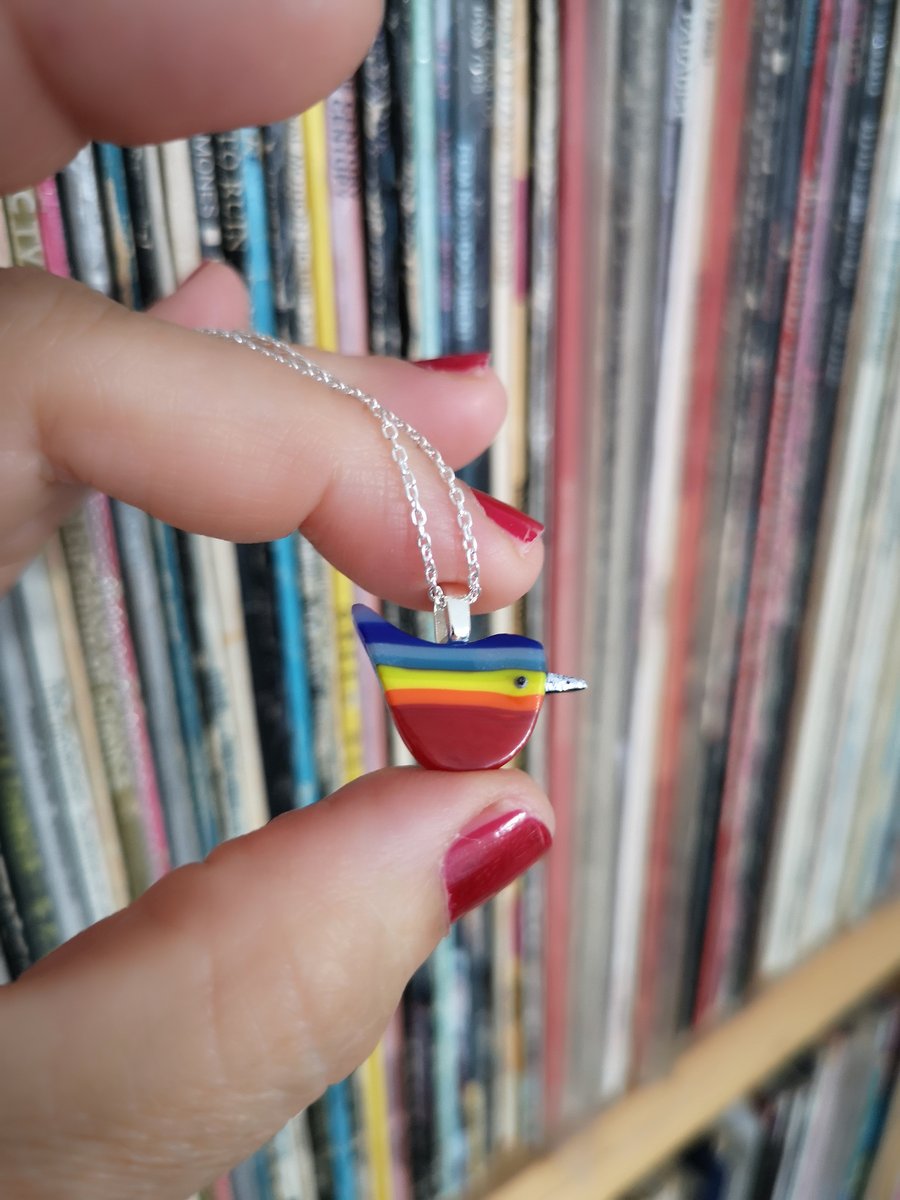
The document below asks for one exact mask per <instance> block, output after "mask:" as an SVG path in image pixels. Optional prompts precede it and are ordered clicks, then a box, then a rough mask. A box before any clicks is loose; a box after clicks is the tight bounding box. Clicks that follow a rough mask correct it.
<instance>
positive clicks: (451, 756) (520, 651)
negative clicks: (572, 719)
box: [353, 601, 587, 771]
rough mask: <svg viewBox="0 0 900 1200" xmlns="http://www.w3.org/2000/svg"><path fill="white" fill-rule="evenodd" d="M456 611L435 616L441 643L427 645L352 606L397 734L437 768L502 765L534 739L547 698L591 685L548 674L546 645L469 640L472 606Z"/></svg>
mask: <svg viewBox="0 0 900 1200" xmlns="http://www.w3.org/2000/svg"><path fill="white" fill-rule="evenodd" d="M450 605H451V606H453V605H454V602H453V601H450ZM459 614H460V610H459V608H458V607H457V608H456V609H455V610H454V608H452V607H451V610H450V614H449V616H448V615H447V613H446V610H443V611H442V612H441V613H436V614H435V627H436V632H437V635H438V637H439V639H441V640H438V641H436V642H426V641H423V640H422V639H421V638H417V637H412V636H411V635H410V634H408V633H404V632H403V631H402V630H400V629H397V628H396V627H395V626H394V625H391V624H390V622H388V621H385V620H384V619H383V618H382V617H380V616H378V614H377V613H375V612H373V611H372V610H371V609H370V608H366V607H365V605H362V604H357V605H355V606H354V608H353V619H354V621H355V622H356V628H357V630H358V631H359V635H360V637H361V639H362V642H363V645H364V646H365V648H366V652H367V653H368V655H369V658H370V659H371V661H372V665H373V666H374V668H375V671H376V673H377V675H378V679H379V681H380V683H381V686H382V688H383V689H384V694H385V698H386V700H387V704H388V708H389V709H390V712H391V716H392V717H393V720H394V724H395V725H396V726H397V732H398V733H399V734H400V736H401V738H402V739H403V741H404V743H405V744H406V747H407V749H408V750H409V752H410V754H412V756H413V758H414V759H415V760H416V762H418V763H419V764H420V765H421V766H423V767H427V768H429V769H430V770H433V771H480V770H485V769H490V768H494V767H502V766H503V764H504V763H507V762H509V761H510V759H512V758H514V757H515V756H516V754H518V753H519V751H520V750H521V749H522V747H523V746H524V745H525V743H526V742H527V741H528V739H529V738H530V737H531V734H532V732H533V730H534V727H535V724H536V722H537V719H538V714H539V713H540V711H541V706H542V704H543V702H544V696H545V695H547V694H548V693H550V692H571V691H577V690H580V689H582V688H584V687H586V686H587V685H586V684H585V682H584V681H583V680H581V679H570V678H569V677H568V676H565V675H554V674H551V673H548V671H547V667H546V658H545V655H544V647H543V646H542V645H541V643H540V642H537V641H534V640H533V639H531V638H526V637H519V636H518V635H516V634H508V633H501V634H495V635H494V636H492V637H487V638H482V639H481V640H479V641H474V642H470V641H469V640H468V606H466V611H465V613H464V614H463V615H462V617H461V619H458V618H459ZM442 635H443V637H442Z"/></svg>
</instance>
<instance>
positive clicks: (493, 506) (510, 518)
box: [472, 488, 544, 546]
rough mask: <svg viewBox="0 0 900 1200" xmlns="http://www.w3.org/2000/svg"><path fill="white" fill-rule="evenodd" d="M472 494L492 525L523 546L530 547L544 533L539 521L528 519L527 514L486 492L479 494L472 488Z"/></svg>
mask: <svg viewBox="0 0 900 1200" xmlns="http://www.w3.org/2000/svg"><path fill="white" fill-rule="evenodd" d="M472 494H473V496H474V497H475V498H476V500H477V501H478V503H479V504H480V505H481V507H482V508H483V509H484V511H485V513H486V515H487V516H489V517H490V518H491V520H492V521H493V522H494V524H495V525H499V526H500V528H501V529H505V530H506V532H507V533H511V534H512V535H513V537H514V538H516V539H517V540H518V541H520V542H521V543H522V544H523V545H525V546H530V545H531V543H532V542H536V541H537V540H538V538H539V537H540V536H541V534H542V533H543V532H544V527H543V525H542V524H541V523H540V521H536V520H535V519H534V517H529V516H528V514H527V513H523V512H519V510H518V509H517V508H513V506H512V505H511V504H504V503H503V501H502V500H498V499H497V498H496V496H489V495H488V494H487V492H479V490H478V489H477V488H472Z"/></svg>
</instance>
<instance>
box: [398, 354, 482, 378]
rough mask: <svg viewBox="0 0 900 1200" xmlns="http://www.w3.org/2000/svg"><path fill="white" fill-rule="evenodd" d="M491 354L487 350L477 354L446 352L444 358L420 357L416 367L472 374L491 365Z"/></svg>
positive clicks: (456, 373)
mask: <svg viewBox="0 0 900 1200" xmlns="http://www.w3.org/2000/svg"><path fill="white" fill-rule="evenodd" d="M490 362H491V355H490V352H489V351H487V350H484V351H478V352H477V353H475V354H446V355H445V356H444V357H443V358H418V359H416V360H415V361H414V362H413V366H414V367H421V368H422V370H423V371H450V372H452V374H454V375H472V374H474V373H475V372H476V371H483V370H485V368H486V367H488V366H490Z"/></svg>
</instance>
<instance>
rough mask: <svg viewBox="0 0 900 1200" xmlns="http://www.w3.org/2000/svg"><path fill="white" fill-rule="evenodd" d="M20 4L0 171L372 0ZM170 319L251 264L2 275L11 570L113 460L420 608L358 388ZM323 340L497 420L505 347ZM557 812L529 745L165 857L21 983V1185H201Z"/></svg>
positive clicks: (213, 120) (495, 575)
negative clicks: (411, 347) (134, 304)
mask: <svg viewBox="0 0 900 1200" xmlns="http://www.w3.org/2000/svg"><path fill="white" fill-rule="evenodd" d="M0 14H2V16H3V17H4V18H5V25H6V29H5V31H4V34H5V36H4V37H3V39H2V43H0V44H2V51H0V57H2V61H0V89H2V103H0V148H2V149H0V191H3V192H8V191H11V190H13V189H14V188H17V187H21V186H25V185H27V184H29V183H33V182H35V181H36V180H38V179H40V178H41V177H43V176H45V175H47V174H49V173H50V172H51V171H53V170H55V169H57V168H59V167H60V166H61V165H62V164H63V163H64V162H66V161H67V160H68V159H69V158H70V157H71V156H72V155H73V154H74V152H75V151H76V150H77V149H78V148H79V146H80V145H81V144H82V143H83V142H84V141H86V140H87V139H88V138H102V139H108V140H110V141H118V142H124V143H146V142H152V141H157V140H162V139H165V138H169V137H175V136H180V135H184V134H187V133H190V132H194V131H197V130H200V129H209V128H230V127H235V126H239V125H244V124H251V123H259V122H266V121H274V120H277V119H280V118H282V117H285V116H287V115H290V114H291V113H294V112H297V111H299V110H301V109H302V108H304V107H306V106H307V105H309V104H310V103H311V102H313V101H314V100H316V99H317V98H319V97H320V96H322V95H324V94H326V93H327V92H328V91H329V90H330V89H331V88H332V87H333V86H335V85H336V84H337V83H338V82H339V80H340V79H341V78H343V77H345V76H346V75H347V74H349V72H350V71H351V70H352V69H353V67H354V66H355V64H356V62H357V61H358V60H359V59H360V57H361V56H362V54H363V53H364V51H365V48H366V46H367V44H368V42H369V40H370V38H371V37H372V35H373V33H374V29H375V25H376V21H377V19H378V11H377V5H376V4H375V3H373V2H369V0H329V3H328V4H327V5H325V4H321V3H316V2H314V0H293V2H292V3H291V4H280V3H275V2H274V0H264V2H263V0H260V2H257V3H254V4H247V3H238V0H216V3H211V2H210V0H195V2H194V3H192V4H185V3H184V2H183V0H133V2H132V3H131V4H128V5H122V4H119V3H115V2H114V0H81V2H80V3H79V4H77V5H73V4H68V5H67V4H58V3H53V0H4V2H3V3H2V4H0ZM173 322H177V323H178V324H180V325H214V326H220V327H239V326H245V325H246V323H247V313H246V306H245V298H244V295H243V291H242V287H241V284H240V282H239V281H238V280H237V278H236V277H235V276H234V275H233V274H232V273H231V272H230V271H229V270H228V269H227V268H225V267H221V266H216V265H210V266H207V267H204V268H202V269H201V270H200V272H198V274H197V275H195V276H194V277H193V278H192V279H191V280H189V281H188V282H187V283H186V284H185V285H184V286H183V288H182V289H181V291H180V292H179V293H178V294H177V295H176V296H174V297H173V298H171V299H170V300H168V301H166V302H165V303H163V304H161V305H159V306H158V309H157V310H156V312H155V314H154V315H153V316H150V315H136V314H132V313H128V312H126V311H124V310H122V309H120V308H118V307H117V306H116V305H114V304H112V303H110V302H109V301H107V300H105V299H103V298H102V297H100V296H97V295H94V294H92V293H90V292H88V291H87V290H86V289H84V288H82V287H80V286H78V285H75V284H72V283H68V282H64V281H61V280H58V279H53V278H50V277H48V276H45V275H43V274H41V273H36V272H28V271H17V270H12V271H6V272H3V273H2V275H0V354H2V359H3V364H4V372H3V389H2V394H0V455H2V463H3V469H2V473H0V588H2V587H7V586H9V585H10V584H11V583H12V582H13V580H14V578H15V576H16V574H17V573H18V571H19V570H21V569H22V567H23V566H24V565H25V564H26V563H27V562H28V561H29V559H30V558H31V557H33V555H35V554H36V553H37V552H38V550H39V549H40V546H41V544H42V542H43V541H44V540H45V539H46V538H47V536H48V535H49V534H50V533H51V531H52V530H53V529H54V527H55V526H56V525H57V524H58V523H59V522H60V521H61V520H62V519H63V518H64V517H65V515H66V514H67V513H68V512H70V511H71V510H72V508H73V506H74V505H76V504H77V503H78V502H79V500H80V499H81V498H82V496H83V495H84V492H85V490H86V489H87V488H98V489H100V490H102V491H105V492H108V493H109V494H111V495H113V496H116V497H118V498H120V499H122V500H125V501H128V502H130V503H132V504H136V505H139V506H140V507H142V508H144V509H146V510H147V511H149V512H151V513H153V514H154V515H155V516H157V517H160V518H161V519H163V520H165V521H169V522H171V523H173V524H175V525H178V526H180V527H182V528H185V529H189V530H193V531H197V532H201V533H206V534H211V535H214V536H217V537H224V538H230V539H234V540H259V539H269V538H276V537H279V536H281V535H283V534H286V533H288V532H289V531H291V530H293V529H295V528H297V527H298V526H299V527H300V528H301V529H302V531H303V533H304V534H305V535H306V536H307V537H309V538H310V539H311V540H312V541H313V542H314V543H315V545H316V546H317V547H318V548H319V549H320V550H321V551H322V553H323V554H325V555H326V556H327V557H328V558H329V559H330V560H331V561H332V562H333V563H334V564H335V565H336V566H338V567H339V568H340V569H341V570H343V571H344V572H346V573H347V574H348V575H350V576H352V577H353V578H354V579H355V580H357V581H358V582H359V583H361V584H362V585H363V586H364V587H366V588H367V589H369V590H370V591H372V592H374V593H376V594H378V595H380V596H383V597H385V598H387V599H392V600H395V601H399V602H401V603H403V604H406V605H410V606H417V605H418V606H423V607H424V606H425V604H426V601H425V595H424V586H423V580H422V571H421V563H420V560H419V557H418V553H417V550H416V546H415V540H414V531H413V529H412V526H411V524H410V522H409V519H408V516H407V510H406V506H405V501H404V498H403V493H402V490H401V487H400V483H399V477H398V475H397V473H396V469H395V467H394V464H393V463H392V462H391V459H390V456H389V453H388V448H387V445H386V443H385V442H384V440H383V439H382V437H381V434H380V432H379V430H378V427H377V424H376V423H375V422H374V421H373V420H372V419H371V417H370V416H369V415H368V414H367V413H366V412H365V410H364V409H363V408H362V407H361V406H360V405H359V404H358V403H357V402H356V401H353V400H351V399H345V398H344V397H341V396H338V395H335V394H334V393H332V392H330V391H327V390H325V389H323V388H321V387H319V386H317V385H315V384H312V383H310V382H309V381H307V380H304V379H301V378H298V377H297V376H296V375H294V374H292V373H289V372H287V371H285V370H284V369H283V368H282V367H278V366H276V365H274V364H272V363H269V362H267V361H265V360H263V359H261V358H259V357H257V356H254V355H251V354H249V353H247V352H245V351H243V350H242V349H240V348H238V347H235V346H233V345H229V344H226V343H222V342H218V341H214V340H212V339H208V338H205V337H203V336H201V335H199V334H196V333H192V332H189V331H188V330H187V329H184V328H179V327H178V325H177V324H175V323H173ZM316 357H317V358H318V359H319V360H320V361H322V362H323V363H324V364H326V365H328V366H329V367H330V368H331V369H332V370H334V371H335V373H336V374H337V375H339V376H340V377H341V378H342V379H346V380H347V381H348V382H351V383H359V384H361V385H363V386H364V387H365V388H367V389H368V390H370V391H372V392H374V393H375V394H376V395H377V396H379V397H380V398H381V399H383V400H384V401H385V403H386V404H388V405H389V406H390V407H391V408H393V409H394V410H395V411H396V412H397V413H399V414H400V415H401V416H403V417H404V418H406V419H407V420H408V421H410V422H411V423H412V424H413V425H415V426H416V427H418V428H419V429H420V430H421V431H422V432H423V433H424V434H425V435H426V436H427V437H428V438H429V439H430V440H431V441H432V442H434V443H435V444H436V445H437V446H438V447H439V448H440V449H441V450H442V452H443V453H444V455H445V456H446V458H447V459H448V461H450V462H451V463H452V464H454V465H458V464H460V463H463V462H465V461H467V460H469V459H471V458H472V457H473V456H474V455H476V454H477V453H479V452H480V451H481V450H482V449H483V448H484V447H485V446H486V445H487V444H488V443H489V441H490V439H491V438H492V437H493V435H494V434H495V432H496V431H497V428H498V427H499V424H500V422H501V420H502V417H503V397H502V394H501V391H500V388H499V387H498V384H497V381H496V379H495V378H494V377H493V376H492V375H491V374H490V373H489V372H485V373H483V374H480V375H478V376H473V377H467V378H457V377H450V376H445V375H439V374H432V373H426V372H422V371H418V370H416V369H415V368H414V367H411V366H408V365H405V364H401V363H396V362H390V361H386V360H376V359H357V360H352V359H346V360H341V359H338V358H336V357H334V356H326V355H321V354H318V353H317V354H316ZM418 474H419V483H420V489H421V493H422V498H423V503H424V506H425V508H426V510H427V511H428V513H429V528H430V529H431V532H432V536H433V539H434V545H435V556H436V558H437V561H438V564H439V566H441V567H442V579H443V580H444V581H446V582H453V580H454V579H457V580H461V579H463V578H464V577H465V571H464V566H463V563H462V561H461V555H460V550H459V546H458V539H457V531H456V527H455V524H454V520H453V512H452V509H451V507H450V505H449V504H448V503H447V500H446V495H445V494H444V492H443V490H442V487H441V485H440V484H439V482H438V480H437V479H436V477H435V476H434V474H433V473H432V472H429V471H426V470H422V471H421V472H419V473H418ZM470 507H471V511H472V513H473V517H474V526H475V533H476V537H477V539H478V544H479V553H480V558H481V563H482V580H483V586H484V591H483V596H482V601H481V607H482V608H484V609H494V608H497V607H500V606H503V605H506V604H509V603H510V602H512V601H513V600H515V599H516V598H517V597H518V596H520V595H521V594H522V593H523V592H525V591H526V590H527V589H528V588H529V587H530V586H531V584H532V583H533V581H534V579H535V577H536V575H537V573H538V571H539V569H540V567H541V559H542V550H541V547H540V544H539V543H532V544H531V545H530V546H529V547H527V548H526V547H525V546H524V545H523V544H522V543H520V542H518V541H517V540H516V539H515V538H514V537H513V536H511V535H510V534H509V533H508V532H507V531H505V530H504V529H502V528H500V527H499V526H498V525H495V524H493V523H492V522H491V521H490V520H489V519H488V517H487V516H486V514H485V513H484V512H483V511H482V510H481V509H480V508H479V506H478V505H477V504H476V503H475V502H474V501H473V502H472V503H471V506H470ZM511 814H522V815H521V816H518V817H515V816H511ZM498 818H507V819H505V820H499V821H498ZM551 827H552V814H551V812H550V809H549V806H548V804H547V802H546V800H545V799H544V798H543V797H542V796H541V795H540V794H539V793H538V792H537V790H536V789H535V787H534V785H533V784H532V783H531V782H530V781H529V780H528V779H527V778H526V777H524V776H522V775H521V774H518V773H516V772H508V771H502V772H487V773H483V774H482V773H477V774H471V775H461V776H460V775H457V776H449V775H442V774H437V773H429V774H428V775H427V776H426V775H425V774H424V773H423V772H421V771H418V770H412V771H399V770H393V771H385V772H381V773H379V774H377V775H374V776H369V777H367V778H364V779H361V780H358V781H357V782H356V783H354V784H352V785H351V786H349V787H347V788H344V789H342V790H341V791H340V792H339V793H337V794H336V795H335V796H333V797H331V798H330V799H329V800H328V801H326V802H324V803H322V804H319V805H317V806H316V807H314V808H313V809H309V810H306V811H304V812H296V813H290V814H288V815H287V816H285V817H281V818H279V819H278V820H277V821H274V822H272V823H271V824H270V825H269V826H268V827H266V828H265V829H263V830H261V831H259V832H257V833H254V834H251V835H249V836H247V837H244V838H240V839H238V840H237V841H235V842H232V843H229V844H227V845H224V846H222V847H220V848H219V849H218V850H216V851H215V852H214V853H213V854H212V855H211V856H210V858H209V859H208V860H207V861H206V862H205V863H204V864H202V865H195V866H190V867H186V868H182V869H181V870H178V871H175V872H173V873H172V874H171V875H169V876H168V877H166V878H165V879H164V880H162V881H161V882H160V883H159V884H157V885H156V886H155V887H153V888H151V889H150V891H149V892H147V893H146V895H145V896H144V897H142V898H141V899H140V900H139V901H138V902H136V903H135V904H133V905H131V906H130V907H129V908H128V909H126V910H124V911H122V912H121V913H118V914H117V915H115V916H113V917H111V918H110V919H108V920H106V921H103V922H101V923H100V924H99V925H96V926H94V927H93V928H92V929H90V930H88V931H86V932H85V933H84V934H82V935H81V936H80V937H78V938H75V939H74V940H73V941H71V942H70V943H68V944H67V945H65V946H64V947H62V948H61V949H60V950H58V951H57V952H56V953H54V954H52V955H50V956H48V957H47V958H46V959H44V960H43V961H42V962H40V963H39V964H38V965H37V966H35V967H34V968H32V969H31V970H30V971H28V972H26V974H25V975H24V976H23V977H22V978H21V979H20V980H19V981H18V982H17V983H15V984H13V985H10V986H8V987H6V988H3V989H0V1181H2V1190H3V1193H4V1195H9V1196H15V1197H23V1198H29V1200H32V1198H41V1197H51V1196H53V1197H57V1196H60V1195H64V1196H66V1197H67V1198H69V1200H77V1198H79V1197H90V1200H104V1198H105V1197H121V1196H123V1195H127V1196H129V1197H140V1196H152V1197H169V1196H171V1197H183V1196H184V1195H186V1194H187V1193H189V1192H191V1191H192V1190H194V1189H195V1188H197V1187H199V1186H202V1185H203V1184H205V1183H207V1182H209V1181H210V1180H211V1179H213V1178H214V1177H215V1176H216V1175H217V1174H218V1173H220V1172H221V1171H223V1170H225V1169H226V1168H227V1167H228V1166H230V1165H232V1164H233V1163H235V1162H236V1161H239V1160H240V1159H241V1158H242V1157H243V1156H244V1155H246V1154H247V1153H248V1152H250V1151H251V1150H253V1149H254V1148H255V1147H256V1146H257V1145H259V1144H260V1143H261V1142H262V1141H263V1140H264V1139H265V1138H266V1137H267V1136H268V1135H269V1134H271V1133H272V1132H274V1131H275V1130H276V1129H278V1128H279V1127H280V1126H281V1125H282V1124H283V1123H284V1122H285V1121H286V1120H287V1119H288V1118H289V1117H290V1116H291V1115H292V1114H294V1113H295V1112H297V1111H298V1110H299V1109H301V1108H302V1107H304V1106H305V1105H306V1104H308V1103H309V1102H310V1101H311V1100H312V1099H313V1098H314V1097H315V1096H317V1095H318V1094H319V1093H320V1092H321V1091H322V1090H323V1089H324V1088H325V1086H326V1085H327V1084H328V1083H329V1082H331V1081H333V1080H337V1079H340V1078H342V1077H343V1076H344V1075H346V1073H347V1072H348V1071H349V1070H351V1069H352V1068H353V1067H354V1066H355V1065H357V1064H358V1063H359V1062H360V1061H361V1060H362V1059H363V1058H364V1057H365V1055H366V1054H367V1053H368V1052H369V1051H370V1049H371V1048H372V1047H373V1045H374V1044H375V1042H376V1040H377V1039H378V1037H379V1035H380V1033H381V1031H382V1029H383V1028H384V1025H385V1023H386V1021H387V1019H388V1018H389V1016H390V1014H391V1012H392V1010H393V1008H394V1007H395V1005H396V1003H397V1001H398V998H399V996H400V994H401V990H402V988H403V985H404V983H405V981H406V979H407V978H408V976H409V975H410V973H411V972H412V971H413V970H414V968H415V967H416V966H417V964H418V963H420V962H421V961H422V959H423V958H425V956H426V955H427V954H428V953H429V952H430V951H431V949H432V948H433V946H434V945H435V943H436V941H437V940H438V939H439V938H440V937H441V936H442V935H443V934H444V933H445V932H446V930H447V927H448V923H449V921H450V919H451V917H453V916H455V915H458V913H459V911H461V910H462V909H463V908H464V907H465V906H467V905H471V904H474V903H476V902H478V901H480V900H481V899H484V898H486V896H487V895H488V894H489V893H490V892H491V891H493V890H496V889H497V888H498V887H499V886H501V885H502V884H503V883H505V882H507V881H508V880H510V879H512V878H513V877H514V876H515V875H516V874H518V873H519V872H520V871H521V870H523V869H524V868H525V867H526V866H527V865H529V864H530V862H531V861H533V860H534V859H535V858H536V857H537V856H538V855H539V854H540V853H541V852H542V851H543V849H545V848H546V844H547V840H548V837H549V835H548V834H547V829H548V828H551ZM486 829H487V830H488V832H487V833H485V832H484V831H485V830H486ZM461 831H464V834H465V836H463V837H460V833H461Z"/></svg>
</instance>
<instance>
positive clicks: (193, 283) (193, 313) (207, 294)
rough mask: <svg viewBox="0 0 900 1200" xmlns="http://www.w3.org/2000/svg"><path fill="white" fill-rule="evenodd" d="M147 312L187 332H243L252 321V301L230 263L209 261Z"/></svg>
mask: <svg viewBox="0 0 900 1200" xmlns="http://www.w3.org/2000/svg"><path fill="white" fill-rule="evenodd" d="M148 311H149V313H150V314H151V316H154V317H158V318H159V319H160V320H163V321H169V322H171V323H172V324H173V325H184V326H186V327H188V328H195V329H196V328H201V327H203V326H207V327H209V328H215V329H244V328H246V326H247V325H248V324H249V320H250V301H249V296H248V294H247V287H246V285H245V283H244V281H243V279H242V278H241V275H240V274H239V273H238V272H237V271H236V270H235V269H234V268H233V267H232V266H230V265H229V264H228V263H224V262H217V261H214V260H212V259H209V260H207V261H206V262H202V263H201V264H200V266H199V267H198V268H197V269H196V271H194V273H193V274H192V275H189V276H188V277H187V279H185V281H184V282H183V283H182V284H181V286H180V287H179V288H178V289H177V290H176V291H174V292H173V293H172V295H171V296H166V297H165V299H164V300H160V301H158V302H157V303H156V304H154V305H153V307H152V308H151V309H149V310H148Z"/></svg>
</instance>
